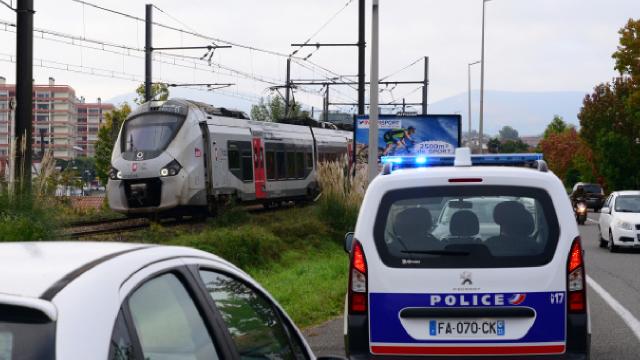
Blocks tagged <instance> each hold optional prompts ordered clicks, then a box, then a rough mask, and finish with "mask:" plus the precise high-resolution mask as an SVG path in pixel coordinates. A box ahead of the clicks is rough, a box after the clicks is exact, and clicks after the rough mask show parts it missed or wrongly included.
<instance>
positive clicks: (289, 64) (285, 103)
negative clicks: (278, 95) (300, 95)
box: [284, 57, 291, 119]
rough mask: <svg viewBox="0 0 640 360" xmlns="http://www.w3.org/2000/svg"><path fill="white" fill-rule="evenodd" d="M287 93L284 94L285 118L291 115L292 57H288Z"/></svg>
mask: <svg viewBox="0 0 640 360" xmlns="http://www.w3.org/2000/svg"><path fill="white" fill-rule="evenodd" d="M285 87H286V89H285V90H286V93H285V96H284V117H285V119H286V118H287V117H289V106H290V105H289V92H290V91H291V58H290V57H288V58H287V82H286V85H285Z"/></svg>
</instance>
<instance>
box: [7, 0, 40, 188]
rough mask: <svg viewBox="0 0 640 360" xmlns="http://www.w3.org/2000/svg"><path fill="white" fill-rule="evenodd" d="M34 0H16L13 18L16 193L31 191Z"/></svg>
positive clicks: (13, 162) (13, 163) (13, 164)
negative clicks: (14, 21) (14, 29)
mask: <svg viewBox="0 0 640 360" xmlns="http://www.w3.org/2000/svg"><path fill="white" fill-rule="evenodd" d="M34 12H35V11H34V10H33V0H18V8H17V21H16V44H17V46H16V98H17V107H16V116H15V120H16V126H15V130H14V131H15V132H14V135H15V137H16V141H15V153H14V158H13V161H12V164H11V166H12V167H14V174H15V175H16V183H15V187H14V189H15V190H16V191H17V193H23V194H28V193H30V192H31V162H32V152H33V149H32V148H31V144H32V142H33V139H32V132H33V122H32V118H33V116H32V107H33V14H34Z"/></svg>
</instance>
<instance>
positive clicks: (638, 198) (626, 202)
mask: <svg viewBox="0 0 640 360" xmlns="http://www.w3.org/2000/svg"><path fill="white" fill-rule="evenodd" d="M615 210H616V211H617V212H629V213H640V195H621V196H618V198H617V199H616V206H615Z"/></svg>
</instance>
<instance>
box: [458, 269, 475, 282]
mask: <svg viewBox="0 0 640 360" xmlns="http://www.w3.org/2000/svg"><path fill="white" fill-rule="evenodd" d="M460 279H462V285H473V281H471V273H470V272H468V271H463V272H462V274H460Z"/></svg>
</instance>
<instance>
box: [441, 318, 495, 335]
mask: <svg viewBox="0 0 640 360" xmlns="http://www.w3.org/2000/svg"><path fill="white" fill-rule="evenodd" d="M505 323H506V322H505V321H504V320H462V319H461V320H429V335H430V336H432V337H461V338H467V337H469V338H477V337H499V336H504V335H505V332H506V326H505Z"/></svg>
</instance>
